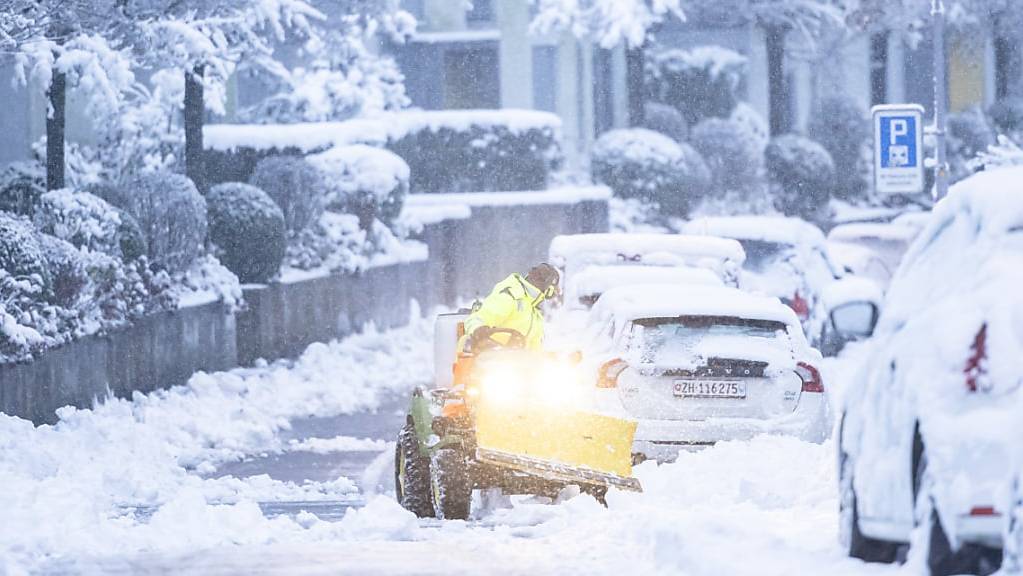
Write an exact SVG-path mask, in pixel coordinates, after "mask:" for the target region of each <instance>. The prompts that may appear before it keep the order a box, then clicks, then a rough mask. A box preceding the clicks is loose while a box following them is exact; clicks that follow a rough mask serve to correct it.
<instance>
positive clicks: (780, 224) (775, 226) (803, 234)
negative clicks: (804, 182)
mask: <svg viewBox="0 0 1023 576" xmlns="http://www.w3.org/2000/svg"><path fill="white" fill-rule="evenodd" d="M682 232H684V233H686V234H703V235H709V236H721V237H723V238H735V239H736V240H760V241H764V242H774V243H778V244H791V245H793V246H797V245H800V244H813V245H820V246H823V244H824V233H823V232H821V230H820V228H818V227H816V226H814V225H813V224H810V223H809V222H807V221H805V220H800V219H799V218H786V217H784V216H721V217H713V218H699V219H696V220H692V221H690V222H686V223H685V225H684V226H683V228H682Z"/></svg>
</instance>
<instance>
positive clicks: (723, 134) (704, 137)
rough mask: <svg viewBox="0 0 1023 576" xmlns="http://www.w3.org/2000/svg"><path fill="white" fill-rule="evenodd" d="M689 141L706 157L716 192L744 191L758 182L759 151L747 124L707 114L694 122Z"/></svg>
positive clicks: (754, 136)
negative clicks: (702, 118) (694, 126)
mask: <svg viewBox="0 0 1023 576" xmlns="http://www.w3.org/2000/svg"><path fill="white" fill-rule="evenodd" d="M690 141H691V142H692V144H693V147H694V148H696V151H697V152H699V153H700V155H701V156H703V159H704V160H705V161H706V163H707V167H708V168H709V169H710V175H711V183H712V186H713V188H714V189H715V191H716V192H718V193H727V192H740V193H746V192H749V191H750V190H751V189H753V188H754V187H755V185H756V184H757V183H758V182H759V180H760V168H761V166H762V163H763V155H762V154H761V150H760V147H759V145H758V143H757V137H756V135H754V134H751V133H750V130H749V128H748V127H747V126H744V125H742V124H740V123H738V122H736V121H734V120H724V119H721V118H710V119H707V120H704V121H703V122H700V123H699V124H697V126H696V128H694V129H693V133H692V135H691V136H690Z"/></svg>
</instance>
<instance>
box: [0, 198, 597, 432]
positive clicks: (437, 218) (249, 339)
mask: <svg viewBox="0 0 1023 576" xmlns="http://www.w3.org/2000/svg"><path fill="white" fill-rule="evenodd" d="M504 196H505V194H465V195H437V196H436V197H433V196H432V195H431V198H430V199H429V200H425V199H424V200H422V201H418V200H417V202H413V203H412V204H411V205H410V206H409V207H407V208H406V212H405V214H403V216H402V219H403V220H404V221H406V224H407V225H408V226H409V229H410V230H413V231H414V233H413V236H414V239H416V240H418V241H419V242H421V243H422V245H425V248H426V251H427V253H426V254H423V253H409V254H406V256H407V257H405V258H403V259H400V260H399V261H396V262H393V263H385V262H378V263H377V264H379V265H377V266H374V267H370V268H368V269H366V270H362V271H358V272H354V273H342V274H335V275H328V276H319V277H309V278H305V279H293V280H294V281H289V282H287V283H278V284H271V285H269V286H252V287H247V288H246V289H245V301H246V303H247V308H246V309H245V310H242V311H238V312H230V311H229V310H228V309H227V308H225V307H224V306H223V305H222V304H218V303H213V304H206V305H200V306H194V307H191V308H187V309H182V310H178V311H175V312H167V313H161V314H156V315H153V316H147V317H145V318H143V319H142V320H141V321H140V322H138V323H137V324H135V325H133V326H131V327H129V328H126V329H124V330H121V331H117V332H114V333H111V334H109V335H106V336H91V337H86V338H82V339H81V340H77V341H75V342H72V343H71V344H68V345H66V346H62V347H59V348H55V349H53V350H51V351H49V352H47V353H44V354H42V355H40V356H39V357H38V358H37V359H36V360H35V361H33V362H31V363H26V364H9V365H3V366H0V412H3V413H6V414H9V415H13V416H18V417H21V418H26V419H29V420H32V421H33V422H35V423H37V424H41V423H52V422H54V421H55V420H56V414H55V411H56V409H57V408H60V407H62V406H65V405H74V406H77V407H90V406H92V405H93V403H94V402H95V400H96V399H97V398H98V399H103V398H104V397H106V396H107V395H108V394H114V395H115V396H118V397H130V396H131V394H132V393H133V392H134V391H136V390H139V391H150V390H154V389H157V388H166V387H170V386H175V385H180V384H184V383H185V382H186V381H187V379H188V377H189V376H190V375H191V374H192V373H193V372H196V371H217V370H225V369H229V368H233V367H235V366H240V365H251V364H252V363H254V362H255V361H256V360H257V359H259V358H265V359H268V360H274V359H277V358H285V357H294V356H296V355H297V354H298V353H300V352H301V351H302V350H304V349H305V348H306V347H307V346H308V345H309V344H311V343H313V342H322V341H327V340H331V339H333V338H338V337H341V336H345V335H348V334H351V333H352V332H355V331H357V330H359V329H361V327H362V326H364V325H366V324H367V323H370V322H372V323H374V324H375V325H376V326H377V327H378V328H390V327H395V326H399V325H402V324H404V323H405V322H407V321H408V319H409V316H410V312H411V303H410V302H411V300H416V301H417V302H418V303H419V304H420V306H421V307H422V309H424V310H429V309H430V308H432V307H434V306H437V305H441V304H446V305H453V304H455V303H457V302H459V301H461V300H463V299H465V298H471V297H475V296H482V295H485V294H486V292H487V291H489V289H490V288H491V287H492V286H493V285H494V284H495V283H496V282H497V281H499V280H500V279H501V278H503V277H504V276H506V275H507V274H508V273H509V272H512V271H519V272H525V271H526V270H528V269H529V267H530V266H531V265H533V264H535V263H537V262H540V261H542V260H544V259H545V258H546V254H547V247H548V245H549V244H550V241H551V239H552V238H553V237H554V236H557V235H559V234H573V233H587V232H604V231H607V228H608V210H607V199H606V198H607V192H606V190H604V189H600V188H579V189H562V190H555V191H550V192H523V193H509V194H507V197H508V200H507V201H506V200H505V199H504V198H503V197H504ZM495 197H501V198H500V199H495ZM416 214H418V218H419V219H420V220H419V221H418V222H415V220H416V218H417V216H416ZM412 224H417V225H412ZM527 231H528V233H527ZM417 246H418V245H417Z"/></svg>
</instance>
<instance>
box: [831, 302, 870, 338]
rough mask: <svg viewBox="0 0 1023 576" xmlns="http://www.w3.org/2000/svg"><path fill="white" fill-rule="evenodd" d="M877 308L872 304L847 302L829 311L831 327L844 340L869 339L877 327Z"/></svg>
mask: <svg viewBox="0 0 1023 576" xmlns="http://www.w3.org/2000/svg"><path fill="white" fill-rule="evenodd" d="M877 317H878V308H877V305H876V304H874V303H873V302H865V301H859V302H847V303H845V304H842V305H840V306H837V307H835V308H833V309H832V310H831V326H832V327H833V328H834V329H835V332H837V333H838V335H840V336H842V337H843V339H845V340H847V341H848V340H861V339H863V338H869V337H870V336H871V335H872V334H873V333H874V327H876V326H877Z"/></svg>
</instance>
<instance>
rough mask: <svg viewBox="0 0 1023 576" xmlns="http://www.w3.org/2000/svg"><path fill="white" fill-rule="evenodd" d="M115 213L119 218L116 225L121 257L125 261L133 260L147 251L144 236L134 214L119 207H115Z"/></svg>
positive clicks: (147, 247)
mask: <svg viewBox="0 0 1023 576" xmlns="http://www.w3.org/2000/svg"><path fill="white" fill-rule="evenodd" d="M117 214H118V216H120V219H121V223H120V224H119V225H118V226H117V244H118V246H120V248H121V258H122V259H123V260H124V261H125V262H134V261H135V260H138V259H139V258H142V257H144V256H145V255H146V254H147V253H148V251H149V246H148V244H147V243H146V236H145V234H143V233H142V227H141V226H139V223H138V221H137V220H135V217H134V216H132V215H131V214H128V213H127V212H125V211H124V210H121V209H117Z"/></svg>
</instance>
